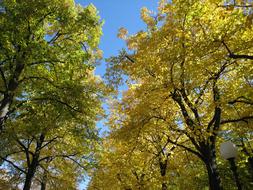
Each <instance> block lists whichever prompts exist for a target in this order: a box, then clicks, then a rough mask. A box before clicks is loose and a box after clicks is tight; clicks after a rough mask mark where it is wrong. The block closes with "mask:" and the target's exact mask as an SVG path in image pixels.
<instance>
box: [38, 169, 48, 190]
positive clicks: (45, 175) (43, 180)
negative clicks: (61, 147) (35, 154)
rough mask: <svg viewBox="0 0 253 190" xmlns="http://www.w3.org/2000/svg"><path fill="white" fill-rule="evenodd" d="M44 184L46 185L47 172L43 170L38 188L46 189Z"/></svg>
mask: <svg viewBox="0 0 253 190" xmlns="http://www.w3.org/2000/svg"><path fill="white" fill-rule="evenodd" d="M46 186H47V172H46V171H44V172H43V178H42V182H41V187H40V190H46Z"/></svg>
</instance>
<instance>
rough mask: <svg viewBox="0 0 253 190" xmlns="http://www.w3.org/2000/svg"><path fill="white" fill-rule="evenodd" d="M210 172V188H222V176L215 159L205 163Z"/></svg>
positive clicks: (218, 189)
mask: <svg viewBox="0 0 253 190" xmlns="http://www.w3.org/2000/svg"><path fill="white" fill-rule="evenodd" d="M205 165H206V169H207V172H208V179H209V187H210V190H222V189H223V188H222V187H221V181H220V176H219V173H218V170H217V166H216V163H215V161H211V162H209V163H205Z"/></svg>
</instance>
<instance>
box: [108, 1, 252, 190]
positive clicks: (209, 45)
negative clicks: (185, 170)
mask: <svg viewBox="0 0 253 190" xmlns="http://www.w3.org/2000/svg"><path fill="white" fill-rule="evenodd" d="M248 3H249V5H251V4H252V3H251V2H248ZM224 6H225V7H224ZM141 15H142V19H143V20H144V22H145V23H146V24H147V30H146V31H140V32H138V33H137V34H135V35H132V36H126V30H124V29H121V30H120V34H119V36H121V37H123V38H124V39H126V42H127V44H128V48H129V49H130V50H133V54H132V55H127V54H126V53H125V52H123V54H122V55H121V56H119V57H118V58H112V59H111V60H109V62H110V63H109V64H110V65H111V67H110V66H109V67H110V68H109V70H108V75H107V76H109V79H113V77H116V78H117V77H118V76H120V74H123V75H126V76H127V77H128V79H129V82H128V83H130V84H133V83H136V84H135V87H136V90H135V94H134V96H136V97H137V98H136V99H137V101H133V102H132V103H131V105H134V106H135V107H139V109H137V110H142V111H143V112H144V114H145V113H146V112H145V111H146V110H145V107H144V106H143V105H148V104H153V103H154V102H156V101H157V100H160V101H161V102H160V103H158V105H160V106H162V105H163V104H164V102H168V104H169V105H168V104H167V105H168V107H167V109H168V111H170V110H171V112H174V114H173V115H174V121H172V123H171V124H170V125H171V126H172V127H171V128H170V130H173V131H176V132H178V133H180V134H182V135H184V137H185V138H187V139H188V140H189V142H191V145H189V143H188V145H185V144H180V143H177V142H175V141H174V140H173V139H171V140H170V143H173V144H175V145H177V146H181V147H182V148H185V150H187V151H190V152H191V153H193V154H195V155H196V156H197V157H199V158H200V159H201V160H202V161H203V163H204V164H205V166H206V169H207V172H208V176H209V186H210V189H212V190H214V189H215V190H217V189H222V186H221V180H220V175H219V172H218V169H217V162H216V150H217V148H216V142H217V137H218V135H219V132H220V131H221V130H222V129H224V130H228V129H232V127H231V126H232V125H234V124H235V123H238V122H243V121H244V122H249V121H251V120H252V119H253V115H252V105H251V104H250V103H249V102H251V100H252V93H253V89H252V86H251V85H249V84H251V77H252V72H251V71H252V61H251V59H249V58H245V57H235V56H232V55H235V54H238V55H239V54H241V55H248V56H251V54H252V52H253V47H252V40H253V38H252V36H253V35H252V30H251V27H252V22H251V21H252V16H251V15H252V14H251V6H235V5H233V4H227V3H226V2H224V1H221V0H214V1H211V0H210V1H209V0H206V1H199V0H194V1H181V0H175V1H172V2H166V1H161V2H160V7H159V12H158V14H157V15H152V12H151V11H149V10H148V9H146V8H144V9H142V14H141ZM232 52H233V53H232ZM242 58H244V59H242ZM111 71H112V72H111ZM114 73H116V74H117V75H114ZM123 79H125V77H123ZM114 81H115V80H114ZM119 81H120V80H119V79H118V78H117V80H116V82H119ZM149 97H153V98H149ZM123 104H124V102H123ZM231 105H233V106H231ZM128 107H130V106H128ZM235 107H236V108H238V109H235ZM130 108H131V107H130ZM135 110H136V109H135ZM133 114H136V113H133ZM139 114H141V112H139ZM173 115H172V117H173ZM126 120H127V118H126ZM161 120H164V121H165V122H167V120H166V118H163V117H161ZM137 121H138V120H137Z"/></svg>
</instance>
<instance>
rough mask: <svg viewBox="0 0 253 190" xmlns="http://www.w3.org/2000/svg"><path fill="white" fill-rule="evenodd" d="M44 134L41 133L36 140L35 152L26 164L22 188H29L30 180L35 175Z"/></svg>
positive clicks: (26, 189)
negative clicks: (29, 162)
mask: <svg viewBox="0 0 253 190" xmlns="http://www.w3.org/2000/svg"><path fill="white" fill-rule="evenodd" d="M44 139H45V135H44V134H43V133H41V135H40V138H39V139H38V141H37V145H36V150H35V154H34V155H33V158H32V162H31V164H30V165H28V171H27V174H26V179H25V184H24V187H23V190H30V189H31V185H32V180H33V177H34V175H35V172H36V170H37V167H38V165H39V158H40V150H41V147H42V144H43V142H44Z"/></svg>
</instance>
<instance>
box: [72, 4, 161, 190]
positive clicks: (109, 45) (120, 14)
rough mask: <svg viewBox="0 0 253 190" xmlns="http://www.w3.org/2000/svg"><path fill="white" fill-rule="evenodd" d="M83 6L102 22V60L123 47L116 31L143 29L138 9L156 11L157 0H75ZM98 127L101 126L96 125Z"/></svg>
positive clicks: (131, 32)
mask: <svg viewBox="0 0 253 190" xmlns="http://www.w3.org/2000/svg"><path fill="white" fill-rule="evenodd" d="M75 1H76V3H79V4H81V5H83V6H86V5H88V4H90V3H92V4H93V5H95V7H96V8H97V9H98V11H99V15H100V17H101V19H102V20H104V22H105V23H104V26H103V36H102V38H101V42H100V49H102V50H103V52H104V58H108V57H110V56H115V55H117V53H118V52H119V50H121V49H122V48H124V47H125V43H124V41H123V40H121V39H118V38H117V33H118V29H119V28H120V27H124V28H126V29H127V30H128V32H129V33H130V34H134V33H136V32H138V31H139V30H142V29H145V28H146V25H145V24H144V23H143V22H142V20H141V19H140V9H141V8H142V7H144V6H145V7H147V8H149V9H151V10H153V11H155V10H156V7H157V5H158V0H75ZM105 68H106V63H105V61H102V62H101V65H100V66H99V67H98V68H97V70H96V74H99V75H101V76H102V75H103V74H104V72H105ZM98 125H99V127H101V125H103V124H102V123H99V124H98ZM87 183H88V180H86V182H85V183H82V184H81V185H80V189H82V190H83V189H86V186H87Z"/></svg>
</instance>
